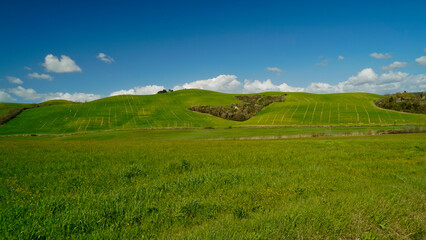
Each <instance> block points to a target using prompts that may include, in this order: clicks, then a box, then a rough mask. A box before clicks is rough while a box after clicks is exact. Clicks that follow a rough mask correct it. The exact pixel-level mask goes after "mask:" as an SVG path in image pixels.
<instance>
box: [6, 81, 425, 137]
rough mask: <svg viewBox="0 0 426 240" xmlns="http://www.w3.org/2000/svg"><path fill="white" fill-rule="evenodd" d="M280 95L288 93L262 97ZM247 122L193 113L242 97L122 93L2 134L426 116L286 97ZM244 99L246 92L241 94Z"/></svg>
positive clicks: (352, 101) (344, 101)
mask: <svg viewBox="0 0 426 240" xmlns="http://www.w3.org/2000/svg"><path fill="white" fill-rule="evenodd" d="M261 94H263V95H277V94H283V93H273V92H268V93H261ZM287 94H288V95H287V98H286V102H279V103H273V104H270V105H269V106H267V107H265V108H263V109H262V110H261V111H260V112H259V113H258V114H257V115H256V116H254V117H252V118H250V119H249V120H247V121H244V122H235V121H231V120H225V119H222V118H218V117H215V116H212V115H209V114H203V113H198V112H193V111H190V110H189V108H190V107H192V106H206V105H210V106H221V105H230V104H232V103H241V101H239V100H238V99H236V98H235V96H237V94H224V93H218V92H212V91H206V90H196V89H189V90H180V91H175V92H172V93H166V94H157V95H120V96H114V97H107V98H103V99H99V100H96V101H92V102H87V103H82V104H71V103H63V104H61V105H52V106H45V107H41V108H34V109H29V110H26V111H24V112H23V113H21V114H20V115H18V116H17V117H16V118H15V119H13V120H11V121H10V122H8V123H7V124H5V125H3V126H1V127H0V134H2V135H8V134H46V133H52V134H62V133H75V132H89V131H103V130H116V129H137V128H204V127H214V128H226V127H229V126H232V127H239V126H253V127H258V126H324V125H325V126H329V125H345V126H346V125H393V124H424V123H425V122H426V115H420V114H410V113H403V112H396V111H391V110H385V109H380V108H378V107H376V106H375V105H374V100H376V99H378V98H380V97H381V96H380V95H375V94H368V93H342V94H310V93H287ZM238 95H241V94H238Z"/></svg>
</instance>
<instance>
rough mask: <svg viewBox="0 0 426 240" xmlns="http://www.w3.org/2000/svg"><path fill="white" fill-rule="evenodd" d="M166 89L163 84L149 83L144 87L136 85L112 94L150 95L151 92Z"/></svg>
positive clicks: (154, 92)
mask: <svg viewBox="0 0 426 240" xmlns="http://www.w3.org/2000/svg"><path fill="white" fill-rule="evenodd" d="M163 89H165V88H164V87H163V86H157V85H148V86H144V87H134V88H131V89H128V90H119V91H115V92H112V93H111V94H110V96H117V95H150V94H156V93H157V92H158V91H161V90H163Z"/></svg>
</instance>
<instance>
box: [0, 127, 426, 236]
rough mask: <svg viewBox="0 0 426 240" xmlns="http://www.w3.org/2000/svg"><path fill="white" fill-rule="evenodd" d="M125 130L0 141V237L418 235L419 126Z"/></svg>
mask: <svg viewBox="0 0 426 240" xmlns="http://www.w3.org/2000/svg"><path fill="white" fill-rule="evenodd" d="M130 136H131V135H127V137H125V138H120V139H119V140H115V139H114V138H112V139H109V140H102V138H100V137H97V138H96V139H94V138H92V139H91V138H81V139H70V138H68V139H67V138H47V137H33V138H13V139H9V138H3V139H0V158H1V161H0V204H1V207H0V211H1V212H0V238H25V239H27V238H53V239H61V238H70V237H71V238H79V239H94V238H97V239H99V238H106V239H117V238H123V239H129V238H141V239H145V238H166V239H176V238H181V239H204V238H210V239H231V238H244V239H270V238H287V239H302V238H309V239H324V238H330V239H337V238H344V239H345V238H346V239H355V238H361V239H383V238H385V239H386V238H390V239H392V238H396V239H424V238H425V237H426V229H425V225H426V220H425V219H426V213H425V202H426V201H425V193H426V168H425V161H426V154H425V151H426V143H425V141H424V139H426V134H424V133H417V134H400V135H382V136H359V137H354V136H352V137H331V138H330V137H322V138H305V139H287V140H262V141H233V140H224V141H199V140H197V141H192V140H180V141H144V140H138V139H137V138H132V137H130ZM105 139H108V138H105Z"/></svg>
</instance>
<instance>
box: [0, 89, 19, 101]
mask: <svg viewBox="0 0 426 240" xmlns="http://www.w3.org/2000/svg"><path fill="white" fill-rule="evenodd" d="M13 101H16V99H15V98H13V97H12V96H10V94H9V93H7V92H6V91H5V90H3V89H0V102H13Z"/></svg>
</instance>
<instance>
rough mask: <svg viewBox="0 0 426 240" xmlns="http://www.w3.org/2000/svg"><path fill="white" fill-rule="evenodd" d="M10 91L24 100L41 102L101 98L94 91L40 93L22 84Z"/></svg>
mask: <svg viewBox="0 0 426 240" xmlns="http://www.w3.org/2000/svg"><path fill="white" fill-rule="evenodd" d="M8 91H9V93H12V94H14V95H16V96H18V97H21V98H23V99H24V100H31V101H35V100H38V101H40V102H43V101H47V100H53V99H64V100H69V101H73V102H86V101H93V100H96V99H99V98H101V96H100V95H97V94H93V93H62V92H56V93H38V92H36V91H35V90H34V89H32V88H23V87H21V86H18V87H16V88H10V89H9V90H8Z"/></svg>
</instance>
